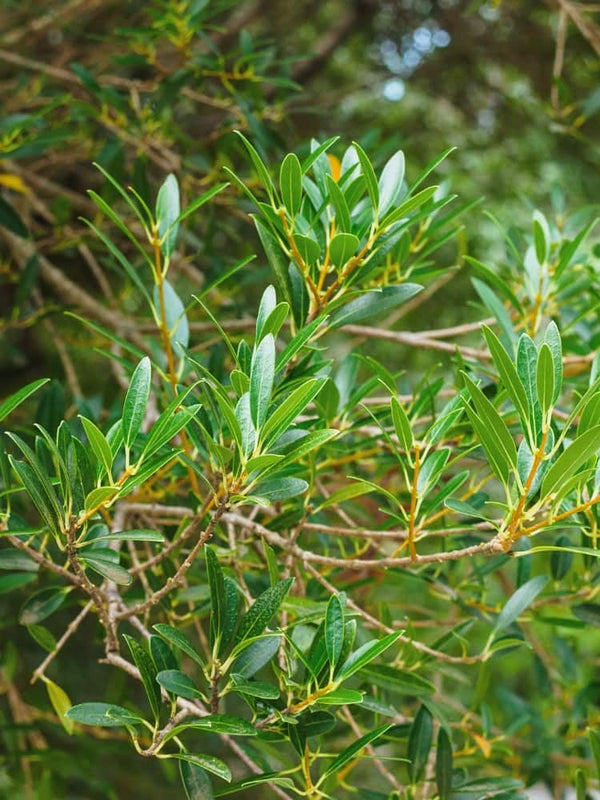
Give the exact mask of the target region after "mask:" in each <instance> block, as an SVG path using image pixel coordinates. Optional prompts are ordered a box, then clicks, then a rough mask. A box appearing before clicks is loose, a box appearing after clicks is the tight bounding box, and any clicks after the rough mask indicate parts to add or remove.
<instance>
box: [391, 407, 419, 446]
mask: <svg viewBox="0 0 600 800" xmlns="http://www.w3.org/2000/svg"><path fill="white" fill-rule="evenodd" d="M391 409H392V422H393V423H394V430H395V431H396V436H397V437H398V441H399V442H400V445H401V446H402V448H403V449H404V452H405V453H406V454H407V455H408V456H410V454H411V452H412V447H413V443H414V439H413V432H412V428H411V425H410V421H409V419H408V416H407V414H406V411H405V410H404V406H403V405H401V403H400V402H399V401H398V399H397V398H396V397H392V400H391Z"/></svg>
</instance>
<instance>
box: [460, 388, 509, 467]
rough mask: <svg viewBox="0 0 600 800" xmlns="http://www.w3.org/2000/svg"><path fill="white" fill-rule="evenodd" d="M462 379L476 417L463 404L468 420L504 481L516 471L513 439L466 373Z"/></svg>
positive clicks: (504, 424) (499, 417)
mask: <svg viewBox="0 0 600 800" xmlns="http://www.w3.org/2000/svg"><path fill="white" fill-rule="evenodd" d="M463 377H464V380H465V384H466V386H467V389H468V391H469V394H470V395H471V400H472V401H473V405H474V406H475V411H476V412H477V417H474V415H473V414H472V413H471V409H470V407H469V406H468V405H466V404H465V408H466V410H467V413H468V415H469V419H470V420H471V423H472V424H473V426H474V427H475V430H476V431H477V434H478V437H479V438H480V440H481V444H482V445H483V447H484V449H485V450H486V453H487V454H488V457H490V454H491V456H492V459H493V463H492V466H494V465H496V468H497V470H498V472H499V477H501V479H502V480H506V479H507V478H508V474H509V472H510V470H512V469H516V466H517V448H516V446H515V443H514V441H513V438H512V436H511V435H510V432H509V430H508V428H507V427H506V423H505V422H504V420H503V419H502V417H501V416H500V415H499V414H498V412H497V411H496V409H495V408H494V406H493V405H492V404H491V403H490V401H489V400H488V399H487V397H486V396H485V395H484V394H483V392H482V391H481V389H480V388H479V387H478V386H476V385H475V384H474V383H473V381H472V380H471V379H470V378H469V376H468V375H467V374H466V373H463Z"/></svg>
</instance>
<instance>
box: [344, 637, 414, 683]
mask: <svg viewBox="0 0 600 800" xmlns="http://www.w3.org/2000/svg"><path fill="white" fill-rule="evenodd" d="M400 636H402V631H394V633H388V635H387V636H384V637H383V638H382V639H372V640H371V641H370V642H365V644H363V645H362V646H361V647H359V648H358V650H355V651H354V653H352V654H351V655H350V656H349V657H348V659H347V660H346V661H345V663H344V664H342V666H341V668H340V670H339V672H338V673H337V676H336V681H338V682H341V681H345V680H347V679H348V678H349V677H350V676H351V675H354V674H355V673H356V672H358V671H359V670H361V669H362V668H363V667H366V665H367V664H370V663H371V661H374V660H375V659H376V658H377V657H378V656H380V655H381V654H382V653H384V652H385V651H386V650H387V649H388V648H389V647H391V646H392V645H393V644H395V642H397V641H398V639H399V638H400Z"/></svg>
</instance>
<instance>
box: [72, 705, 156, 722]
mask: <svg viewBox="0 0 600 800" xmlns="http://www.w3.org/2000/svg"><path fill="white" fill-rule="evenodd" d="M111 713H112V714H114V716H111ZM66 716H67V717H68V718H69V719H72V720H74V721H75V722H79V723H81V724H82V725H93V726H95V727H100V728H122V727H124V726H125V725H139V724H140V722H142V721H143V720H142V717H140V716H139V714H136V713H135V712H133V711H129V710H128V709H127V708H123V706H115V705H112V704H111V703H80V704H79V705H76V706H73V707H72V708H70V709H69V710H68V711H67V714H66Z"/></svg>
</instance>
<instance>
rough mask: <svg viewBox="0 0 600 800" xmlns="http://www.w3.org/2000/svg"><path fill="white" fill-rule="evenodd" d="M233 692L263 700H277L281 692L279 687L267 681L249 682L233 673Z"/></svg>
mask: <svg viewBox="0 0 600 800" xmlns="http://www.w3.org/2000/svg"><path fill="white" fill-rule="evenodd" d="M231 680H232V683H233V690H234V691H236V692H238V694H246V695H248V696H249V697H258V698H260V699H261V700H277V698H278V697H279V695H280V694H281V692H280V691H279V689H278V687H277V686H273V685H272V684H270V683H266V682H265V681H247V680H246V679H245V678H243V677H242V676H241V675H236V673H235V672H232V673H231Z"/></svg>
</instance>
